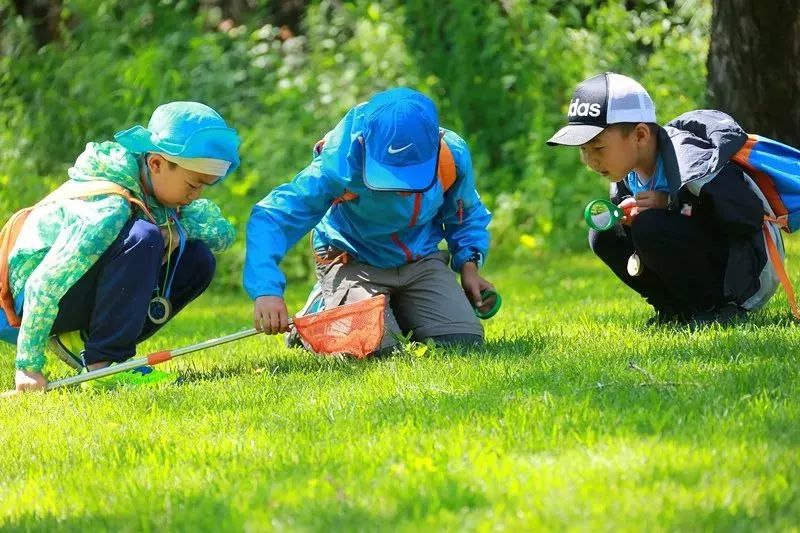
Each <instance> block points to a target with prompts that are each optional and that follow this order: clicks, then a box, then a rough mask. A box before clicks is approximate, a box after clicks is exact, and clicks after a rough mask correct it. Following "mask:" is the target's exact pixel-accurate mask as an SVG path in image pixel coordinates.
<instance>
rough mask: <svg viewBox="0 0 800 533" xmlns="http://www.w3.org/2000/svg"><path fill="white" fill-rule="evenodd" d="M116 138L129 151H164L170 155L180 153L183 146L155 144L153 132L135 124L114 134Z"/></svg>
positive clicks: (164, 143) (140, 152) (139, 152)
mask: <svg viewBox="0 0 800 533" xmlns="http://www.w3.org/2000/svg"><path fill="white" fill-rule="evenodd" d="M114 139H116V141H117V142H118V143H119V144H121V145H122V146H123V147H125V149H126V150H128V151H129V152H133V153H135V154H143V153H145V152H163V153H166V154H169V155H180V154H181V152H182V151H183V146H181V145H177V144H173V143H167V142H161V143H159V144H155V143H154V142H153V140H152V133H151V132H150V130H148V129H147V128H144V127H142V126H134V127H132V128H129V129H127V130H124V131H120V132H117V133H115V134H114Z"/></svg>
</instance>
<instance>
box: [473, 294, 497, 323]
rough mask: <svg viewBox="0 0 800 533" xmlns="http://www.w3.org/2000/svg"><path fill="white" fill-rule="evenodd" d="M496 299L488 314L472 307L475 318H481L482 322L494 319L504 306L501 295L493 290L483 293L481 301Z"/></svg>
mask: <svg viewBox="0 0 800 533" xmlns="http://www.w3.org/2000/svg"><path fill="white" fill-rule="evenodd" d="M491 297H494V305H492V308H491V309H489V310H488V311H486V312H483V311H481V310H480V309H478V308H477V307H474V306H473V307H472V310H473V311H475V316H476V317H478V318H480V319H481V320H487V319H489V318H492V317H493V316H494V315H496V314H497V312H498V311H499V310H500V306H501V305H503V298H502V296H500V293H499V292H497V291H493V290H489V289H487V290H485V291H483V292H481V300H483V301H486V300H487V299H488V298H491Z"/></svg>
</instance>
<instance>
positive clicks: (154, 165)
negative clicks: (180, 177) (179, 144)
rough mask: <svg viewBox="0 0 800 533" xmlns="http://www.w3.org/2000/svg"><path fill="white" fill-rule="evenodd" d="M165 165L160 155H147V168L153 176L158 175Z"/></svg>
mask: <svg viewBox="0 0 800 533" xmlns="http://www.w3.org/2000/svg"><path fill="white" fill-rule="evenodd" d="M164 163H165V160H164V158H163V157H161V156H160V155H158V154H148V155H147V168H149V169H150V173H151V174H155V173H157V172H158V171H159V170H161V166H162V165H163V164H164Z"/></svg>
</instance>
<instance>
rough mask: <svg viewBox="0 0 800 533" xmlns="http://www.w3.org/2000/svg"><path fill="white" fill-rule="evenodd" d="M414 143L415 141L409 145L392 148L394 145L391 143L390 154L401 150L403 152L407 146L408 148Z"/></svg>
mask: <svg viewBox="0 0 800 533" xmlns="http://www.w3.org/2000/svg"><path fill="white" fill-rule="evenodd" d="M412 144H414V143H408V144H407V145H405V146H403V147H402V148H392V146H391V145H389V153H390V154H397V153H400V152H402V151H403V150H405V149H406V148H408V147H409V146H411V145H412Z"/></svg>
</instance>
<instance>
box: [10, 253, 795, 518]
mask: <svg viewBox="0 0 800 533" xmlns="http://www.w3.org/2000/svg"><path fill="white" fill-rule="evenodd" d="M495 268H496V270H495V272H494V276H492V279H493V281H495V282H496V284H497V285H498V287H499V289H500V290H501V291H502V292H503V294H504V296H505V300H506V301H505V306H504V308H503V310H502V311H501V312H500V314H498V316H497V317H495V318H494V319H493V320H491V321H490V322H488V323H487V324H486V325H487V332H488V340H489V342H488V344H487V346H486V348H485V349H484V350H481V351H459V350H452V351H448V350H429V351H427V352H426V353H424V354H422V355H420V350H417V351H413V350H409V353H406V354H399V355H396V356H394V357H389V358H386V359H381V360H366V361H353V360H340V359H330V358H320V357H316V356H313V355H310V354H308V353H305V352H303V351H300V350H289V349H286V348H284V347H283V346H282V344H281V341H280V339H278V338H265V337H259V338H253V339H248V340H245V341H240V342H238V343H236V344H231V345H227V346H225V347H220V348H216V349H211V350H208V351H207V352H204V353H198V354H195V355H192V356H187V357H186V358H185V359H183V360H179V361H176V362H174V363H170V365H171V367H172V368H173V369H178V370H179V371H180V372H181V373H182V374H183V377H184V383H183V384H182V385H180V386H169V387H165V388H157V389H136V390H120V391H115V392H111V393H91V392H86V391H82V390H81V389H79V388H78V389H74V390H71V391H66V392H59V391H56V392H53V393H48V394H29V395H25V396H24V397H17V398H13V399H11V400H8V401H4V402H0V526H3V527H5V528H11V529H41V530H52V529H69V530H87V531H92V530H95V529H98V528H100V529H108V530H131V531H132V530H142V529H145V530H146V529H151V530H154V529H155V530H161V529H167V528H169V529H177V530H187V531H196V530H198V529H205V530H208V529H221V530H242V529H247V530H269V529H315V530H327V529H345V530H354V529H356V530H377V529H384V528H392V529H401V530H415V531H421V530H430V529H449V530H461V529H469V530H472V529H479V530H490V529H503V528H504V529H506V530H509V531H514V530H521V529H565V528H570V529H573V528H574V529H592V530H595V529H599V530H653V529H656V530H665V529H680V530H697V529H701V530H705V529H716V530H731V529H734V530H763V529H783V530H786V529H793V528H795V529H796V528H797V524H798V523H800V488H799V487H800V450H799V449H798V445H800V379H798V364H799V363H800V358H798V353H799V352H798V350H799V349H800V328H798V327H797V326H796V325H794V324H789V322H788V317H789V314H788V308H787V307H786V301H785V298H784V297H783V296H782V295H781V296H780V297H778V298H776V299H775V301H773V302H772V304H771V305H770V307H769V308H768V309H767V310H766V311H765V312H763V313H761V314H760V315H758V316H757V317H756V319H755V321H754V324H750V325H746V326H743V327H738V328H731V329H719V328H712V329H708V330H705V331H700V332H696V333H691V332H689V331H685V330H672V329H646V328H644V327H643V323H644V321H645V320H646V319H647V318H648V316H649V314H650V312H649V310H648V309H647V308H646V306H645V305H644V304H643V303H642V302H641V301H640V300H639V299H638V298H636V297H635V296H633V295H632V294H629V293H628V291H627V290H625V289H623V288H622V287H621V286H620V284H619V283H617V282H616V281H615V280H614V279H613V278H612V277H611V275H610V274H608V273H607V272H606V271H605V270H604V269H603V268H602V267H601V266H600V265H599V264H598V262H596V261H595V260H594V259H593V258H591V257H589V256H588V255H571V256H556V255H551V256H547V257H544V258H540V259H530V260H526V261H524V262H522V261H520V262H517V263H516V264H515V265H514V266H505V267H502V266H496V267H495ZM795 271H796V269H794V268H790V272H795ZM795 277H796V276H795ZM302 289H305V287H298V288H297V290H296V291H295V292H293V293H292V294H291V297H290V304H291V307H292V308H297V307H298V305H299V304H300V303H301V299H302V296H303V294H302ZM250 316H251V308H250V304H249V301H248V300H247V299H246V298H244V297H242V296H239V295H220V294H218V293H216V294H212V295H207V296H204V297H203V298H202V299H201V300H199V301H198V302H197V303H196V304H194V305H193V306H192V307H190V308H189V309H188V310H187V311H186V312H184V313H183V314H182V315H181V316H179V318H177V319H176V320H175V321H174V322H173V323H172V324H170V325H169V326H168V327H167V329H166V330H165V331H164V333H163V334H161V335H159V336H157V337H156V338H155V339H153V340H151V341H150V342H148V343H147V344H146V345H145V346H143V349H142V352H146V351H153V350H156V349H161V348H169V347H177V346H181V345H184V344H190V343H193V342H198V341H201V340H205V339H207V338H211V337H215V336H219V335H222V334H226V333H230V332H234V331H237V330H240V329H244V328H247V327H250V322H251V320H250ZM412 352H413V353H412ZM59 365H60V363H58V364H57V363H55V362H54V363H52V364H51V366H50V369H49V371H50V373H51V376H58V375H66V374H67V371H66V367H64V368H61V367H59ZM0 377H2V386H3V387H4V388H7V387H10V386H11V385H12V383H13V354H12V352H11V350H10V349H8V348H7V347H3V348H2V349H1V351H0Z"/></svg>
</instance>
